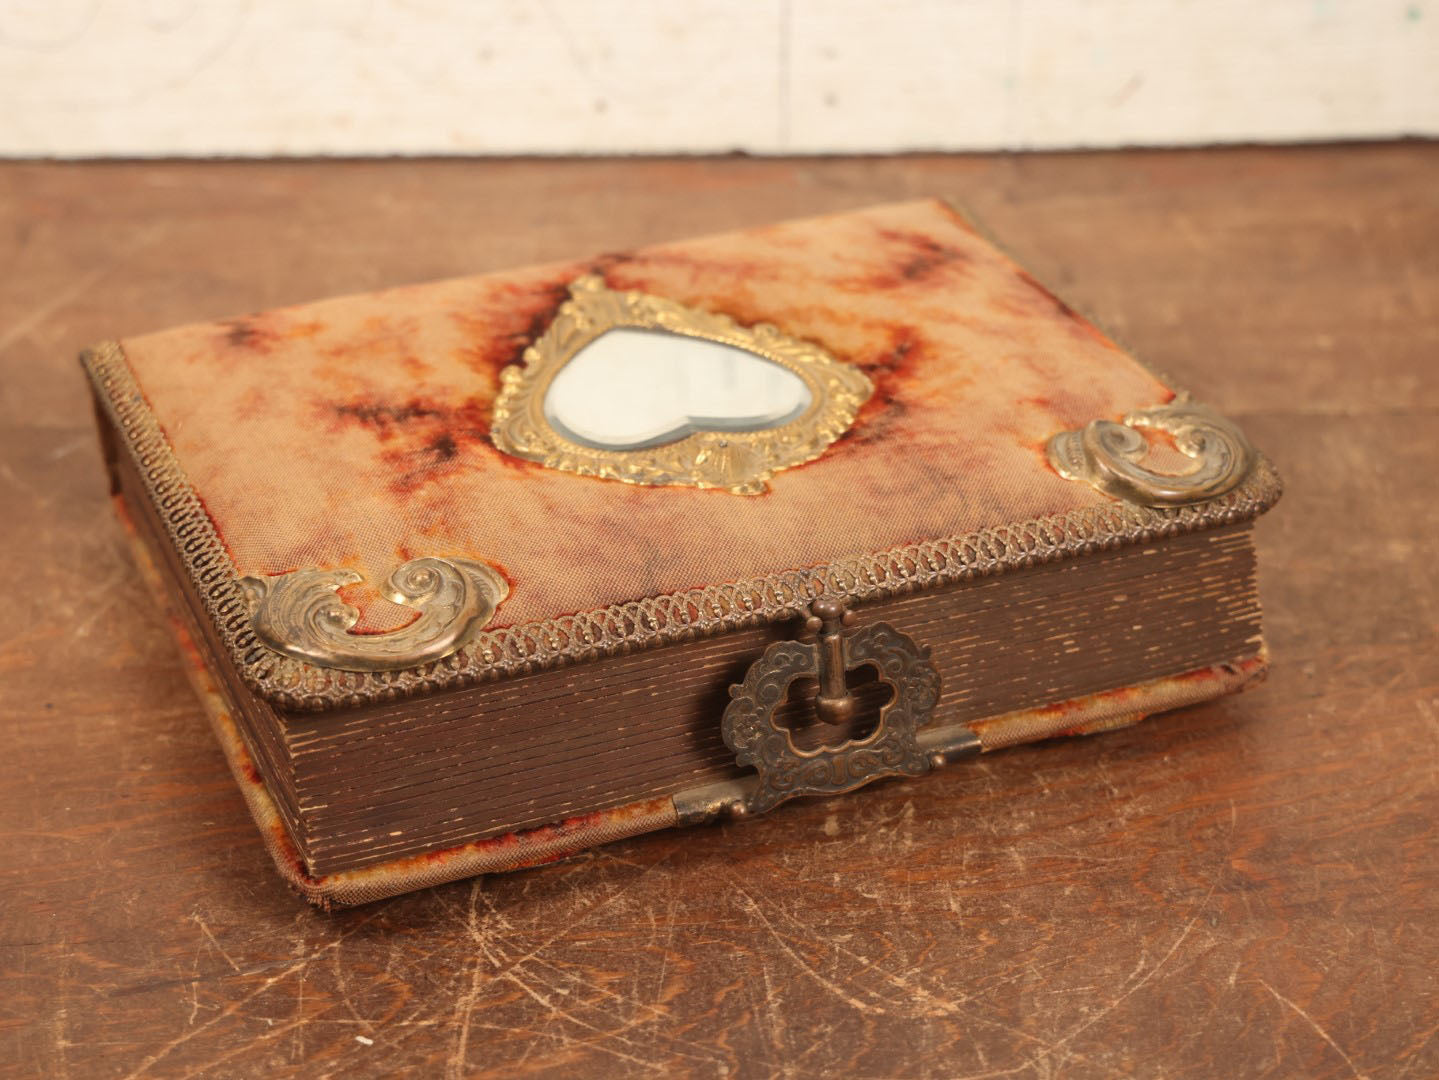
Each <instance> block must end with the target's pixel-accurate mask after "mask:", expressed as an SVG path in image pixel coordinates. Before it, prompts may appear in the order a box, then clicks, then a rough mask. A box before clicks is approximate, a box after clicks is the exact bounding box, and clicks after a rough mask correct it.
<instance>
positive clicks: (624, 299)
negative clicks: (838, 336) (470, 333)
mask: <svg viewBox="0 0 1439 1080" xmlns="http://www.w3.org/2000/svg"><path fill="white" fill-rule="evenodd" d="M501 384H502V385H501V390H500V395H499V398H498V399H497V400H496V402H495V410H494V422H493V426H492V429H491V433H492V435H493V438H494V441H495V445H496V446H497V447H499V448H500V449H501V450H503V451H505V452H506V453H509V454H513V455H515V456H516V457H521V458H525V459H527V460H529V461H537V462H540V463H541V464H544V465H547V466H549V467H551V468H554V469H561V470H565V471H568V472H575V473H580V474H582V475H585V476H597V477H602V478H605V479H611V480H622V481H625V482H627V483H632V484H651V485H665V484H684V485H689V486H692V487H704V488H724V489H727V490H729V491H733V492H736V493H738V494H747V495H752V494H758V493H760V492H763V491H765V490H766V481H768V479H769V478H770V477H771V476H772V475H773V474H774V473H775V472H777V471H779V470H780V469H785V468H789V467H790V466H793V465H799V464H802V463H803V462H806V461H810V460H813V459H814V458H816V457H818V456H819V455H820V454H822V453H823V452H824V451H825V449H826V448H827V447H828V446H829V445H830V444H831V443H833V442H834V440H835V439H836V438H838V437H839V436H840V434H841V433H843V432H844V431H845V430H846V429H847V428H848V427H849V425H850V424H851V423H853V421H854V417H855V415H856V414H857V413H858V411H859V407H860V406H861V405H862V404H864V402H865V400H866V399H868V397H869V395H870V394H871V393H872V392H873V386H872V385H871V383H870V381H869V379H867V378H866V377H865V375H864V373H863V372H861V371H860V370H859V369H858V368H856V367H853V366H852V365H850V364H845V363H842V362H841V361H839V360H836V359H835V358H834V357H832V356H831V355H830V354H829V353H828V352H826V351H825V350H824V349H822V348H820V347H819V346H817V345H815V344H813V343H811V342H806V341H801V340H799V339H798V338H794V337H790V336H789V335H786V334H784V333H782V332H781V331H780V330H779V329H777V328H776V327H774V326H770V325H768V324H760V325H757V326H753V327H745V326H741V325H739V324H738V323H737V322H735V321H734V320H733V319H731V318H729V317H728V316H726V315H722V314H715V313H712V312H705V311H698V310H695V309H693V308H688V307H685V306H684V305H682V304H679V303H676V302H675V301H673V300H666V299H664V298H662V297H657V296H651V295H648V294H646V293H640V292H616V291H614V290H611V289H608V288H606V287H605V284H604V282H603V280H601V279H600V278H598V277H595V276H587V277H583V278H580V279H579V280H578V281H576V282H574V283H573V284H572V285H571V286H570V299H569V300H568V301H566V302H565V303H564V304H563V305H562V306H561V307H560V309H559V311H558V312H557V313H556V315H555V318H554V320H553V321H552V322H551V323H550V326H549V329H547V330H546V331H545V333H544V334H543V335H542V336H541V337H540V338H539V339H538V340H537V341H535V342H534V344H532V345H531V346H530V347H529V348H528V349H526V350H525V354H524V359H523V362H522V363H520V364H515V365H512V366H510V367H508V368H506V369H505V370H504V371H503V372H502V373H501Z"/></svg>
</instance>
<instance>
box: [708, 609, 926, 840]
mask: <svg viewBox="0 0 1439 1080" xmlns="http://www.w3.org/2000/svg"><path fill="white" fill-rule="evenodd" d="M810 612H811V614H810V617H809V618H808V619H807V620H806V623H805V625H806V629H808V630H810V631H812V632H814V633H815V640H814V641H777V642H775V643H774V644H773V645H771V646H769V648H767V649H765V651H764V654H763V655H762V656H761V657H760V658H759V659H758V660H756V661H755V662H754V663H753V664H751V665H750V667H749V670H748V671H746V672H745V677H744V681H743V682H739V683H736V684H734V685H733V686H731V687H730V689H729V692H730V698H731V701H730V703H729V706H728V707H727V708H726V709H725V711H724V718H723V720H722V721H721V731H722V734H723V736H724V741H725V745H726V746H728V747H729V748H730V749H731V750H733V751H734V754H735V760H736V761H738V762H739V764H740V765H742V766H753V767H754V769H755V770H756V771H757V772H758V774H759V775H758V778H757V781H756V782H752V783H749V784H746V785H744V790H743V791H742V792H739V791H736V792H735V794H734V796H733V801H732V803H731V805H730V809H731V811H738V812H744V813H750V814H761V813H764V812H765V811H766V810H769V809H771V808H773V807H775V806H777V805H779V804H780V803H782V802H784V801H785V800H786V799H792V798H794V797H796V796H798V795H832V794H837V793H839V792H843V791H850V790H853V789H854V788H857V787H860V786H862V785H864V784H867V783H869V782H870V781H871V780H878V779H880V778H881V777H884V776H919V775H921V774H922V773H926V772H928V771H929V770H930V768H931V766H932V765H933V764H934V755H933V754H932V753H931V752H929V751H926V750H925V749H923V748H922V747H921V746H920V743H919V740H918V738H917V732H918V729H919V727H920V726H921V725H923V724H925V723H926V722H928V720H929V719H930V716H931V714H932V713H933V712H934V707H935V704H936V702H938V700H939V672H938V671H936V670H935V667H934V665H933V664H932V663H930V660H929V650H928V649H927V648H921V647H920V646H919V645H916V644H915V642H914V641H913V639H911V638H910V637H908V636H907V635H905V634H902V633H900V632H899V631H898V630H896V629H895V628H894V627H893V626H890V625H889V624H888V623H882V622H877V623H869V624H867V625H865V626H860V627H858V628H856V627H855V622H856V619H855V615H854V613H853V612H852V611H849V610H848V608H847V606H846V605H845V603H844V601H842V600H834V599H822V600H816V601H814V603H813V604H811V605H810ZM865 664H871V665H873V666H874V667H875V669H876V670H877V672H878V677H879V680H880V681H881V682H883V683H886V684H888V686H889V688H890V690H891V691H892V692H893V694H892V697H891V700H890V701H889V703H888V704H887V705H885V706H884V707H883V709H882V710H881V711H880V714H879V719H878V721H877V723H876V724H875V727H874V730H873V731H871V732H870V733H869V734H868V735H866V736H864V737H862V738H859V739H852V740H849V741H846V742H844V743H842V744H840V745H838V746H820V747H817V748H815V749H809V750H801V749H799V748H797V747H796V746H795V743H794V739H793V738H792V736H791V733H790V732H789V731H787V730H786V729H785V728H783V727H781V726H779V725H778V724H777V723H775V711H776V710H777V709H778V708H779V707H780V705H782V704H783V703H784V701H785V698H786V696H787V695H788V693H789V689H790V685H791V684H792V683H793V682H794V681H795V680H796V679H800V678H804V677H806V676H808V677H810V678H813V679H815V680H816V681H817V682H818V684H819V688H818V692H817V693H816V695H815V699H814V707H815V712H816V713H817V715H818V718H819V719H820V720H821V721H822V722H824V723H826V724H831V725H844V724H847V723H849V722H850V721H852V720H853V719H854V718H855V716H856V714H857V712H858V709H859V702H858V700H857V699H856V697H855V695H854V694H853V693H852V692H851V691H850V689H849V687H848V685H847V683H846V679H845V676H846V673H847V672H849V671H852V670H854V669H855V668H858V667H861V666H863V665H865ZM736 804H737V805H736Z"/></svg>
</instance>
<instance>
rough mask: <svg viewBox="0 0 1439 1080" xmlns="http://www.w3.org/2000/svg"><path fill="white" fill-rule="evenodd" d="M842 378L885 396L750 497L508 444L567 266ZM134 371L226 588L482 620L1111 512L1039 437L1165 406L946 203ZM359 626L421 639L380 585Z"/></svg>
mask: <svg viewBox="0 0 1439 1080" xmlns="http://www.w3.org/2000/svg"><path fill="white" fill-rule="evenodd" d="M586 272H597V273H600V274H602V275H603V276H604V278H605V279H606V281H607V282H608V284H609V285H610V287H612V288H616V289H639V290H642V291H645V292H648V293H653V294H655V295H658V296H665V297H669V298H672V299H675V300H678V301H680V302H682V303H685V304H689V305H692V306H695V307H698V308H703V309H707V310H713V311H722V312H725V313H726V314H729V315H731V316H733V317H734V318H736V319H738V320H739V321H740V322H742V323H745V324H751V323H755V322H771V323H774V324H776V325H778V326H779V327H780V328H781V329H782V330H784V331H785V332H787V333H789V334H792V335H795V336H798V337H802V338H806V339H809V340H812V341H815V342H818V343H819V344H821V345H823V346H824V347H825V348H827V349H828V350H829V351H830V352H831V353H833V354H834V355H835V356H836V357H838V358H839V359H841V360H844V361H847V362H849V363H852V364H855V365H857V366H858V367H859V368H861V369H862V370H863V371H864V372H865V373H866V374H867V375H868V376H869V377H870V379H871V380H872V381H873V382H874V384H875V393H874V395H873V397H872V398H871V399H870V400H869V402H868V403H867V404H866V405H865V407H864V408H863V410H862V411H861V413H860V415H859V417H858V419H857V420H856V422H855V424H854V425H853V427H852V429H851V430H850V431H849V432H848V433H847V434H846V435H845V436H843V437H842V438H841V439H840V440H839V441H838V442H836V443H835V444H834V445H833V446H832V447H830V449H829V450H828V451H827V452H826V453H825V454H824V455H823V456H821V457H820V458H819V459H818V460H816V461H813V462H811V463H809V464H807V465H803V466H800V467H798V468H794V469H790V470H787V471H784V472H781V473H778V474H777V475H775V477H774V478H773V480H772V481H771V490H770V491H769V492H768V493H766V494H764V495H759V496H745V495H735V494H731V493H729V492H726V491H715V490H697V489H693V488H687V487H636V486H631V485H627V484H621V483H618V482H614V481H607V480H596V479H591V478H588V477H581V476H575V475H572V474H569V473H563V472H557V471H554V470H550V469H546V468H544V467H543V466H540V465H535V464H530V463H527V462H522V461H519V460H516V459H515V458H512V457H509V456H507V455H505V454H502V453H500V452H499V451H497V450H496V449H495V447H494V446H493V445H492V443H491V441H490V437H489V428H490V409H491V405H492V402H493V400H494V397H495V395H496V392H497V389H498V385H499V383H498V376H499V372H500V369H501V368H503V367H504V366H505V365H506V364H509V363H512V362H517V361H518V360H519V358H520V354H521V352H522V351H523V350H524V348H525V346H526V345H527V344H529V343H530V342H531V341H532V340H533V339H534V338H535V337H536V336H538V335H539V334H540V333H542V332H543V330H544V328H545V326H546V324H547V321H548V319H549V317H550V316H551V314H552V313H553V312H554V310H555V309H556V308H557V307H558V305H559V304H561V303H562V302H563V301H564V299H565V297H566V286H567V284H568V283H569V282H570V281H572V280H573V279H574V278H576V277H578V276H579V275H580V274H582V273H586ZM123 345H124V349H125V355H126V358H127V360H128V362H129V364H130V366H131V368H132V369H133V371H134V373H135V376H136V378H137V380H138V382H139V385H140V387H141V389H142V390H143V392H144V394H145V397H146V398H147V400H148V402H149V404H150V406H151V408H152V409H153V411H154V413H155V415H156V417H157V418H158V420H159V422H160V424H161V425H162V426H163V428H164V430H165V432H166V434H167V436H168V438H169V439H170V442H171V443H172V445H173V447H174V450H175V453H176V456H177V457H178V459H179V461H180V463H181V465H182V466H183V468H184V469H185V471H186V473H187V474H188V477H189V480H190V482H191V483H192V485H193V486H194V488H195V490H196V492H197V493H198V494H199V496H200V498H201V499H202V500H203V502H204V504H205V507H206V509H207V511H208V513H209V514H210V516H211V518H212V519H213V521H214V523H215V527H216V529H217V530H218V532H219V534H220V536H221V538H222V539H223V541H224V543H225V545H226V546H227V548H228V549H229V552H230V555H231V557H232V558H233V560H234V563H235V566H236V568H237V569H238V571H239V572H240V573H241V574H278V573H283V572H286V571H290V570H295V569H299V568H305V567H337V566H350V567H353V568H355V569H357V570H359V571H360V572H361V573H362V574H364V575H365V577H366V578H367V581H368V582H379V581H382V580H383V579H384V577H385V576H386V575H387V574H388V573H389V572H390V570H391V569H393V567H394V566H395V564H396V563H398V562H401V561H403V560H405V559H409V558H414V557H416V556H419V555H451V556H452V555H462V556H468V557H471V558H476V559H481V560H484V561H486V562H488V563H490V564H492V565H494V566H496V567H498V568H500V569H501V570H502V571H503V572H504V573H505V574H506V576H507V577H508V578H509V580H510V582H511V593H510V597H509V599H508V600H507V601H506V602H505V603H504V605H503V606H502V607H501V608H500V610H499V612H498V613H497V615H496V617H495V619H494V620H493V622H492V624H491V625H493V626H504V625H512V624H516V623H520V622H527V621H530V620H536V619H545V618H551V617H554V616H558V615H563V614H568V613H572V612H576V611H585V610H590V609H593V608H598V607H601V606H604V605H607V604H612V603H619V602H624V601H628V600H635V599H640V598H643V597H648V596H655V595H660V594H665V593H671V592H675V591H678V590H682V589H685V588H688V587H691V586H695V585H709V584H716V583H720V582H725V581H733V580H738V579H743V578H750V577H755V576H759V575H764V574H769V573H774V572H779V571H783V570H787V569H794V568H800V567H804V566H809V565H813V564H816V563H822V562H829V561H833V560H836V559H840V558H843V557H845V556H849V555H857V554H862V553H868V552H875V551H882V550H884V549H887V548H891V547H895V546H898V545H902V544H905V543H909V542H912V541H917V540H924V539H933V538H937V537H944V536H952V535H956V534H961V533H965V532H968V531H971V530H974V529H976V528H981V527H984V526H987V525H996V524H1003V523H1007V522H1013V521H1019V520H1023V519H1028V518H1033V517H1036V516H1039V515H1043V514H1048V513H1053V512H1057V511H1063V510H1068V509H1072V508H1077V507H1081V506H1085V505H1093V504H1097V503H1100V502H1103V501H1105V500H1104V498H1103V497H1102V496H1100V495H1098V494H1096V493H1095V492H1093V491H1092V490H1090V489H1089V488H1088V487H1086V486H1084V485H1082V484H1076V483H1073V482H1070V481H1067V480H1064V479H1062V478H1060V477H1059V476H1058V475H1056V474H1055V473H1054V472H1053V471H1052V470H1051V468H1050V467H1049V465H1048V463H1047V461H1046V460H1045V454H1044V445H1045V442H1046V441H1047V440H1048V438H1049V437H1050V435H1052V434H1054V433H1055V432H1056V431H1059V430H1061V429H1066V428H1074V427H1079V426H1082V425H1083V424H1084V423H1086V422H1088V421H1089V420H1092V419H1094V418H1096V417H1108V418H1111V419H1117V418H1118V417H1119V416H1121V415H1122V414H1124V413H1125V412H1127V411H1129V410H1130V409H1133V408H1137V407H1140V406H1145V405H1153V404H1158V403H1161V402H1165V401H1168V400H1170V398H1171V397H1172V396H1173V394H1172V392H1171V391H1170V389H1169V388H1168V387H1166V386H1164V385H1163V384H1162V383H1161V382H1159V381H1158V380H1157V379H1156V378H1155V377H1154V376H1153V375H1152V374H1151V373H1149V372H1148V371H1146V370H1145V369H1144V368H1143V367H1142V366H1140V365H1139V364H1138V363H1137V362H1135V361H1134V360H1133V359H1131V358H1129V357H1128V356H1127V355H1126V354H1125V353H1124V352H1123V351H1121V350H1120V349H1119V348H1118V347H1117V346H1115V345H1114V344H1113V343H1112V342H1110V341H1109V340H1108V339H1107V338H1106V337H1105V336H1104V335H1103V334H1102V333H1100V332H1099V331H1098V330H1096V329H1095V328H1094V327H1093V326H1092V325H1091V324H1090V323H1088V322H1087V321H1086V320H1085V319H1083V318H1082V317H1080V316H1078V315H1077V314H1075V313H1074V312H1073V311H1071V310H1070V309H1069V308H1068V307H1066V306H1065V305H1064V304H1063V303H1062V302H1060V301H1059V300H1057V299H1056V298H1055V297H1054V296H1052V295H1051V294H1050V293H1049V292H1047V291H1046V290H1045V289H1044V288H1043V287H1042V286H1040V285H1039V284H1038V283H1036V282H1035V281H1034V280H1033V279H1032V278H1030V277H1029V276H1028V275H1027V274H1026V273H1025V272H1024V271H1023V270H1021V269H1020V268H1019V267H1017V266H1016V265H1014V263H1013V262H1011V261H1010V260H1009V259H1008V258H1007V257H1006V256H1004V255H1003V254H1002V253H1000V252H999V251H998V250H996V249H995V247H994V246H993V245H991V244H990V243H988V242H987V241H986V240H984V239H983V238H981V237H980V236H979V235H977V234H976V233H975V232H974V230H973V229H972V228H971V227H970V226H969V225H968V224H967V223H966V222H965V221H964V220H963V219H962V218H960V217H959V216H958V215H957V214H955V213H954V212H953V211H952V210H950V209H949V208H948V207H946V206H945V205H944V204H942V203H939V202H935V201H923V202H915V203H906V204H901V205H895V206H885V207H879V208H875V209H870V210H864V211H860V212H856V213H850V214H844V215H838V216H832V217H825V218H815V219H810V220H805V221H797V222H791V223H787V224H782V225H774V226H770V227H766V228H760V229H751V230H747V231H744V232H738V233H733V234H729V235H725V236H718V237H711V238H707V239H700V240H690V241H685V242H681V243H676V244H666V245H660V246H658V247H651V248H645V249H642V250H638V251H634V252H629V253H625V254H619V255H609V256H603V257H600V258H596V259H592V260H588V261H581V262H573V263H567V264H561V265H553V266H546V267H540V268H534V269H527V270H520V271H515V272H512V273H504V274H494V275H486V276H480V277H472V278H462V279H457V280H453V281H443V282H437V283H434V284H426V285H417V286H409V287H405V288H397V289H388V290H384V291H382V292H376V293H371V294H367V295H363V296H353V297H345V298H341V299H336V300H327V301H323V302H319V303H312V304H305V305H302V306H299V307H292V308H285V309H281V310H277V311H271V312H267V313H264V314H260V315H252V316H247V317H244V318H237V319H230V320H225V321H222V322H216V323H206V324H196V325H192V326H184V327H180V328H177V329H173V330H168V331H165V332H162V333H157V334H150V335H145V336H142V337H135V338H131V339H129V340H127V341H125V342H124V343H123ZM344 595H345V598H346V599H347V600H349V601H350V602H351V603H354V604H356V605H357V606H358V607H359V608H360V609H361V612H362V621H361V623H360V625H359V627H358V628H357V629H362V630H376V631H378V630H386V629H390V628H393V627H395V626H399V625H402V624H404V623H405V622H407V621H409V619H411V618H412V617H413V615H414V612H413V611H412V610H410V609H406V608H402V607H399V606H397V605H394V604H391V603H390V602H389V601H387V600H384V599H383V598H381V597H379V596H378V595H376V594H375V593H374V592H373V591H372V589H371V588H370V586H369V585H368V584H366V585H360V586H355V587H353V588H351V589H347V590H346V591H345V593H344Z"/></svg>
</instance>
